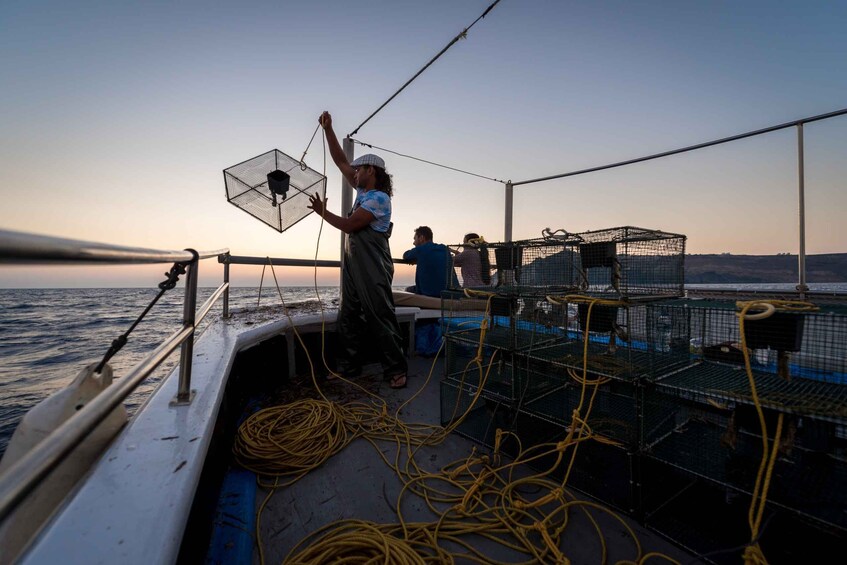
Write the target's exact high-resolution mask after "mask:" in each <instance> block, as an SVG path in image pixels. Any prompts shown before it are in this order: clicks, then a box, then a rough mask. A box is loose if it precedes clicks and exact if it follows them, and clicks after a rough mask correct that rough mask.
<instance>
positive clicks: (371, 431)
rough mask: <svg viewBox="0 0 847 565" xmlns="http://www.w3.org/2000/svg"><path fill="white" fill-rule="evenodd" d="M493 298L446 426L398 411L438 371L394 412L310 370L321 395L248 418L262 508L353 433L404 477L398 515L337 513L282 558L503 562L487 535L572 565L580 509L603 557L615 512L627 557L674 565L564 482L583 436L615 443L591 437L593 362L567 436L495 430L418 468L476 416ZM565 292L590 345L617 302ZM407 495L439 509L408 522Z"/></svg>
mask: <svg viewBox="0 0 847 565" xmlns="http://www.w3.org/2000/svg"><path fill="white" fill-rule="evenodd" d="M487 294H488V302H487V307H486V311H485V316H483V322H482V324H481V328H480V330H481V332H480V333H481V335H480V342H479V343H480V344H479V347H478V348H477V354H476V356H475V358H474V359H472V360H471V361H470V362H469V363H468V364H467V366H466V368H465V371H464V374H467V373H468V372H469V371H476V372H477V373H478V376H479V379H478V381H477V382H478V383H479V384H478V386H477V387H476V392H475V394H474V396H473V398H471V399H470V404H469V406H468V408H467V409H465V411H464V412H463V413H462V414H458V406H459V402H458V400H457V403H456V407H455V408H454V414H453V418H452V419H451V420H452V422H453V423H452V424H451V425H450V426H449V427H447V428H443V427H441V426H435V425H429V424H409V423H405V422H403V421H402V419H401V418H400V417H399V414H400V412H401V410H402V409H403V407H405V406H406V405H407V404H408V403H409V402H411V401H412V400H413V399H414V398H415V397H416V396H417V395H418V394H419V393H420V392H421V390H423V389H424V388H425V387H426V385H427V383H428V382H429V380H430V379H431V377H432V372H433V371H432V370H430V374H429V376H428V377H427V379H426V382H424V384H423V385H422V386H421V389H420V390H418V391H417V392H416V393H415V395H413V396H412V397H411V398H410V399H409V400H407V401H406V402H404V403H403V404H402V405H401V406H400V407H399V408H398V409H397V410H396V411H394V413H389V411H388V408H387V404H386V403H385V402H384V401H383V400H382V399H381V398H379V397H376V396H374V395H372V394H371V393H369V392H368V391H365V392H367V393H368V395H370V398H369V401H368V402H354V403H347V404H338V403H335V402H331V401H330V400H328V399H327V398H326V396H325V395H324V393H323V391H321V388H320V386H319V384H318V382H317V380H316V379H315V374H314V370H312V382H313V384H314V386H315V388H316V389H317V391H318V393H319V394H320V396H321V399H306V400H300V401H297V402H293V403H290V404H286V405H283V406H276V407H272V408H266V409H264V410H261V411H259V412H257V413H256V414H254V415H253V416H251V417H250V418H248V419H247V420H246V421H245V422H244V424H243V425H242V426H241V428H240V429H239V431H238V437H237V440H236V443H235V448H234V449H235V454H236V458H237V461H238V462H239V463H240V464H241V465H243V466H244V467H246V468H248V469H251V470H253V471H255V472H256V473H257V474H258V475H260V485H261V486H263V487H265V488H268V489H269V493H268V498H266V499H265V503H263V504H262V505H261V506H260V508H259V511H258V512H259V514H260V515H261V512H262V509H263V508H264V506H265V504H266V503H267V500H268V499H269V498H270V497H271V496H272V494H273V492H274V489H275V488H277V487H280V486H285V485H290V484H292V483H294V482H295V481H297V480H298V479H300V478H301V477H303V476H304V475H305V474H306V473H308V472H309V471H311V470H312V469H315V468H317V467H319V466H320V465H322V464H323V463H324V462H325V461H326V460H327V459H329V458H330V457H332V456H333V455H334V454H335V453H338V452H339V451H340V450H342V449H343V448H344V447H345V446H347V445H348V444H349V443H350V442H351V441H353V440H354V439H357V438H362V439H365V440H366V441H369V442H370V443H371V444H372V445H373V446H374V448H375V449H376V452H377V453H378V454H379V456H380V457H381V458H382V459H383V461H384V462H385V464H386V465H388V466H389V467H390V468H391V469H392V470H393V471H394V472H395V473H396V474H397V476H398V477H399V479H400V481H401V482H402V483H403V488H402V490H401V491H400V494H399V496H398V497H397V502H396V505H395V509H396V513H397V517H398V522H397V523H394V524H374V523H372V522H368V521H364V520H341V521H337V522H333V523H330V524H327V525H325V526H324V527H322V528H320V529H319V530H317V531H316V532H314V533H313V534H311V535H310V536H308V537H307V538H306V539H304V540H302V541H301V542H300V543H299V544H298V545H297V546H295V547H294V548H293V549H292V550H291V552H290V553H289V554H288V556H287V558H286V559H285V563H302V564H317V563H335V562H343V563H376V562H383V563H435V562H438V563H451V562H453V561H454V560H456V559H461V560H466V561H467V560H470V561H475V562H478V563H498V561H496V560H494V559H493V558H492V556H491V555H488V554H485V553H483V551H482V550H481V549H479V547H478V545H479V544H474V543H473V541H472V540H473V539H474V538H484V539H485V540H487V541H488V542H490V543H493V544H495V545H499V546H500V547H501V548H505V549H508V550H511V551H512V552H514V553H515V555H516V557H519V556H520V555H523V556H524V559H525V560H526V561H524V562H526V563H557V564H558V563H569V562H570V561H569V558H568V556H567V555H565V553H563V548H562V544H563V534H564V532H565V530H566V528H567V526H568V525H569V524H570V523H571V522H572V520H573V513H574V512H579V513H580V514H581V515H583V516H585V517H586V518H587V520H588V521H589V522H590V523H591V524H592V525H593V529H594V531H595V532H596V534H597V537H598V540H599V543H600V547H601V553H602V555H601V558H602V561H601V562H604V563H605V562H606V558H607V549H606V542H605V536H604V533H603V530H602V526H601V519H600V516H607V517H610V518H611V519H612V520H614V521H616V522H619V523H620V524H622V525H623V527H624V528H625V530H626V531H627V533H628V535H629V537H630V538H631V540H632V558H631V559H629V560H625V561H621V562H620V563H643V562H645V561H646V560H648V559H662V560H664V561H665V562H669V563H676V561H674V560H673V559H672V558H670V557H668V556H665V555H661V554H656V553H648V554H644V553H643V551H642V548H641V544H640V543H639V541H638V539H637V536H636V535H635V533H634V532H633V531H632V530H631V529H630V528H629V526H628V525H627V524H626V522H625V521H624V520H623V519H622V518H621V517H619V516H618V515H617V514H615V513H614V512H612V511H611V510H609V509H607V508H604V507H603V506H600V505H597V504H595V503H592V502H588V501H585V500H579V499H577V498H576V497H575V496H574V495H573V494H572V493H570V492H569V491H568V490H567V488H566V485H567V481H568V476H569V474H570V472H571V468H572V467H573V464H574V460H575V457H576V453H577V449H578V446H579V444H580V443H582V442H584V441H588V440H590V439H594V440H600V441H605V442H612V440H610V439H608V438H602V437H601V436H597V435H594V434H593V433H592V431H591V429H590V427H589V425H588V422H589V419H590V413H591V408H592V406H593V402H594V399H595V396H596V394H597V390H598V387H599V386H600V384H602V383H603V382H605V380H604V379H598V378H593V377H589V374H588V367H587V364H584V365H583V371H582V375H581V376H580V375H578V374H576V373H574V374H573V375H572V376H573V377H574V378H575V379H576V380H577V381H578V382H579V383H580V384H581V395H580V400H579V404H578V406H577V407H576V408H575V409H574V410H573V411H572V414H571V423H570V425H569V426H568V428H567V434H566V437H565V438H564V439H563V440H562V441H559V442H556V443H545V444H539V445H534V446H532V447H528V448H526V449H524V448H523V446H521V444H520V439H519V438H518V437H517V436H516V435H514V434H512V433H510V432H504V431H502V430H497V432H496V440H495V446H494V450H493V453H492V454H491V456H488V455H482V454H478V453H476V450H474V451H473V452H472V453H471V454H470V455H469V456H468V457H466V458H463V459H460V460H457V461H454V462H451V463H449V464H448V465H445V466H443V467H442V468H441V469H439V470H437V471H429V470H426V469H424V468H423V467H421V466H420V465H419V463H418V461H417V460H416V455H417V454H418V452H419V450H420V449H421V448H422V447H424V446H435V445H438V444H439V443H441V442H442V441H443V440H444V438H446V437H447V435H448V434H449V433H450V432H451V431H452V430H453V429H455V428H456V427H457V426H458V425H460V424H461V422H462V421H463V419H464V418H465V417H466V416H467V415H468V413H469V412H470V410H471V409H472V408H473V407H474V404H475V403H476V402H477V400H478V399H479V397H480V394H481V392H482V390H483V389H484V387H485V383H486V380H487V379H488V377H489V374H490V372H491V368H492V366H493V365H494V362H495V357H496V354H495V355H494V356H492V357H491V358H490V359H489V360H488V362H487V364H484V363H483V345H482V344H483V343H484V340H485V332H486V330H487V319H488V314H489V311H490V298H491V296H493V295H491V294H490V293H487ZM475 296H479V294H478V293H477V294H475ZM567 299H568V300H571V301H573V300H577V299H581V300H585V301H586V302H588V303H589V308H588V320H587V323H586V328H585V332H586V335H585V347H586V353H587V347H588V341H589V340H588V325H589V323H590V316H591V310H592V308H593V306H594V305H595V304H606V303H608V302H609V301H603V300H598V299H589V298H585V297H573V296H569V297H567ZM616 304H617V303H616ZM292 327H293V325H292ZM298 338H299V335H298ZM301 342H302V340H301ZM304 349H305V347H304ZM439 353H440V352H439ZM436 359H437V357H436ZM310 363H311V361H310ZM434 366H435V363H433V367H434ZM462 378H463V379H464V375H463V377H462ZM347 382H348V383H349V384H350V385H351V386H359V385H358V384H356V383H351V382H350V381H347ZM360 388H361V387H360ZM362 390H365V389H362ZM459 390H462V387H461V386H460V387H459ZM378 442H379V443H378ZM385 442H391V443H393V444H394V445H395V447H396V450H395V456H394V458H393V460H389V458H388V457H387V456H386V455H385V454H384V453H383V452H382V451H381V450H380V448H379V444H380V443H381V444H382V445H384V443H385ZM505 442H514V443H515V445H516V446H517V448H516V452H517V455H516V456H514V458H513V459H511V460H510V461H506V462H504V461H503V458H502V453H501V452H502V448H503V446H504V443H505ZM551 456H552V457H551ZM548 459H552V461H551V463H550V464H549V467H548V468H547V469H546V470H544V471H542V472H539V473H537V474H535V475H531V476H522V473H525V472H526V471H525V469H526V468H525V467H524V466H525V465H526V464H535V465H536V467H537V466H538V464H539V463H540V461H542V460H545V461H546V460H548ZM563 464H564V465H566V471H565V473H564V478H563V479H562V480H560V481H554V480H552V479H550V478H548V477H549V476H550V475H551V474H553V473H554V472H557V471H558V470H559V469H560V466H561V465H563ZM521 469H524V470H521ZM410 496H414V497H417V498H418V499H419V500H423V502H424V503H425V504H426V506H427V507H428V508H429V510H430V511H431V512H432V514H433V519H432V520H430V521H427V522H410V521H408V520H406V519H405V517H404V516H403V512H402V507H403V504H402V503H403V500H404V498H406V497H410ZM258 529H259V527H258V526H257V530H258ZM257 537H258V536H257ZM258 545H259V556H260V561H261V562H264V556H263V551H262V542H261V540H258ZM510 562H515V561H510Z"/></svg>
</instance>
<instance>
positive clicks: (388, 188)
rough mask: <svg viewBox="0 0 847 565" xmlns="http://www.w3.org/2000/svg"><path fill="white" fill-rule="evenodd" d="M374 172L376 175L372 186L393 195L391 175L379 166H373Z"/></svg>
mask: <svg viewBox="0 0 847 565" xmlns="http://www.w3.org/2000/svg"><path fill="white" fill-rule="evenodd" d="M374 174H375V175H376V185H375V186H374V188H376V189H377V190H379V191H382V192H384V193H386V194H387V195H388V196H394V186H393V184H392V182H391V175H389V174H388V173H387V172H386V171H385V169H380V168H379V167H374Z"/></svg>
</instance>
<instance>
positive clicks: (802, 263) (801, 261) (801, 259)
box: [797, 123, 809, 300]
mask: <svg viewBox="0 0 847 565" xmlns="http://www.w3.org/2000/svg"><path fill="white" fill-rule="evenodd" d="M797 173H798V192H799V194H800V206H799V209H800V251H799V253H798V255H797V262H798V264H797V267H798V270H799V272H800V273H799V276H800V282H799V284H798V285H797V290H798V291H799V292H800V300H805V299H806V292H807V291H808V290H809V287H808V286H806V186H805V179H804V177H805V172H804V166H803V124H802V123H799V124H797Z"/></svg>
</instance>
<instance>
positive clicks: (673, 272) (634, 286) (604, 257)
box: [575, 226, 685, 298]
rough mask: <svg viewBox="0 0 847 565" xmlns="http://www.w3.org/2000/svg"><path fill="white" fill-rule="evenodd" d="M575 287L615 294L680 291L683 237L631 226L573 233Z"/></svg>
mask: <svg viewBox="0 0 847 565" xmlns="http://www.w3.org/2000/svg"><path fill="white" fill-rule="evenodd" d="M575 235H576V237H578V238H579V239H580V240H581V241H580V243H579V245H578V247H577V249H578V251H579V253H578V256H577V257H576V260H575V276H576V277H577V285H578V286H579V288H580V289H581V290H582V291H583V292H585V293H588V294H590V295H593V296H609V297H616V298H637V297H661V296H664V297H668V296H682V295H683V293H684V288H683V281H684V278H683V276H684V261H685V236H684V235H680V234H674V233H667V232H662V231H658V230H649V229H644V228H636V227H631V226H626V227H620V228H610V229H604V230H597V231H588V232H582V233H579V234H575Z"/></svg>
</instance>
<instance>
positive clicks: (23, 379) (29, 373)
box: [0, 287, 339, 454]
mask: <svg viewBox="0 0 847 565" xmlns="http://www.w3.org/2000/svg"><path fill="white" fill-rule="evenodd" d="M214 290H215V289H213V288H201V289H199V290H198V298H197V304H198V306H199V305H201V304H203V302H204V301H205V300H206V299H207V298H208V297H209V296H210V295H211V294H212V293H213V292H214ZM158 292H159V291H158V289H156V288H152V289H149V288H148V289H143V288H98V289H77V288H74V289H0V454H2V453H3V452H4V451H5V450H6V445H7V444H8V441H9V438H10V437H11V435H12V433H13V432H14V430H15V427H17V425H18V422H19V421H20V419H21V418H22V417H23V416H24V414H26V412H27V410H29V409H30V408H31V407H32V406H34V405H35V404H37V403H39V402H40V401H41V400H43V399H44V398H46V397H47V396H49V395H50V394H52V393H53V392H55V391H57V390H59V389H61V388H62V387H64V386H65V385H67V384H68V383H69V382H70V381H71V380H73V379H74V377H76V376H77V374H78V373H79V372H80V371H81V370H82V369H83V368H85V367H86V366H87V365H89V364H91V363H95V362H99V361H100V360H101V359H102V358H103V355H104V354H105V353H106V351H107V350H108V349H109V345H110V344H111V343H112V340H114V339H115V338H117V337H119V336H120V335H121V334H123V333H124V332H126V331H127V330H128V329H129V328H130V326H131V325H132V323H133V322H135V320H136V319H137V318H138V316H140V315H141V313H142V312H143V311H144V308H145V307H147V305H148V304H150V302H151V301H152V300H153V299H154V298H155V297H156V294H158ZM338 296H339V293H338V287H318V289H317V294H316V290H315V288H314V287H290V288H286V289H284V291H283V295H282V299H283V300H284V301H285V303H286V304H293V303H297V302H305V301H317V300H318V297H320V300H321V302H323V303H324V304H325V305H330V306H331V305H333V303H335V304H336V306H337V300H338ZM183 297H184V291H183V289H182V288H176V289H174V290H171V291H169V292H166V293H165V294H164V295H163V296H162V298H161V299H160V300H159V301H158V302H157V303H156V305H155V306H153V308H152V309H151V310H150V312H149V313H148V314H147V315H146V316H145V317H144V319H143V320H142V321H141V322H140V323H139V324H138V325H137V326H136V327H135V329H134V330H133V331H132V333H130V335H129V339H128V341H127V343H126V345H125V346H124V347H123V348H122V349H121V350H120V352H118V353H117V354H116V355H115V356H114V357H112V359H111V360H110V361H109V363H110V364H111V366H112V368H113V369H114V372H115V377H116V378H120V377H121V376H124V375H126V374H128V372H129V371H130V370H131V369H132V368H133V367H135V366H136V365H137V364H138V363H139V362H140V361H142V360H143V359H144V358H145V357H146V356H147V355H148V354H149V353H150V351H152V350H153V349H154V348H155V347H157V346H158V345H159V344H161V343H162V342H163V341H164V340H165V339H166V338H167V337H168V336H170V335H171V334H172V333H174V332H175V331H177V330H178V329H179V328H180V327H181V325H182V302H183ZM222 303H223V300H222V299H218V301H217V304H216V305H215V307H214V308H213V309H212V310H211V312H210V313H209V314H208V315H207V317H206V320H205V321H204V322H203V323H202V324H201V325H200V327H199V328H198V334H202V332H203V329H204V328H205V326H206V325H207V323H208V321H210V320H212V319H214V318H215V317H219V316H220V315H221V312H222ZM229 304H230V309H239V308H255V307H257V306H258V305H261V306H267V305H280V304H281V300H280V297H279V294H278V293H277V290H276V288H273V289H268V288H267V287H266V288H264V289H262V290H261V292H260V291H259V289H258V288H231V289H230V300H229ZM178 362H179V354H178V351H177V352H175V353H174V354H172V355H171V356H170V357H168V359H167V360H165V362H164V363H162V365H160V366H159V367H158V368H157V369H156V371H155V372H154V373H153V374H151V375H150V376H149V377H147V379H145V381H144V382H143V383H142V384H141V385H140V386H139V387H138V388H137V389H136V390H135V392H133V393H132V394H131V395H130V396H129V397H128V398H127V401H126V403H125V404H126V407H127V410H128V411H129V412H130V414H132V412H133V411H134V410H135V409H137V408H138V406H140V405H141V404H142V403H143V402H144V400H145V399H146V398H147V397H148V396H149V394H150V393H151V392H152V391H153V390H154V389H155V388H156V386H157V385H158V383H159V382H160V381H161V380H162V379H163V378H164V377H165V376H166V375H168V374H169V373H170V372H171V370H172V369H173V368H174V366H175V365H176V364H177V363H178Z"/></svg>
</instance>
